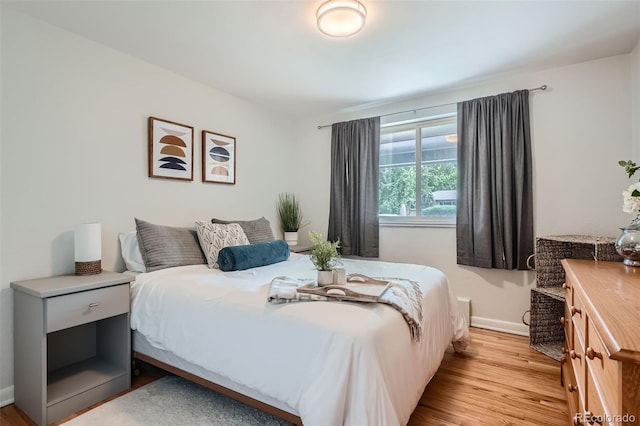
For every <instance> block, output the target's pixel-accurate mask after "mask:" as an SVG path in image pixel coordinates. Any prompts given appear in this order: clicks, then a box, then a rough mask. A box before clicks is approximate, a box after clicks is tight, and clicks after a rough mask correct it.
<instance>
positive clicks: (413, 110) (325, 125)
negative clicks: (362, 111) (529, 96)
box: [318, 84, 547, 130]
mask: <svg viewBox="0 0 640 426" xmlns="http://www.w3.org/2000/svg"><path fill="white" fill-rule="evenodd" d="M527 90H529V91H530V92H538V91H545V90H547V85H546V84H543V85H542V86H540V87H534V88H533V89H527ZM455 104H457V102H451V103H448V104H440V105H433V106H428V107H424V108H413V109H408V110H406V111H400V112H390V113H389V114H382V115H381V116H380V117H388V116H390V115H397V114H404V113H406V112H416V111H418V110H421V109H427V108H439V107H443V106H449V105H455ZM331 126H332V124H323V125H320V126H318V130H320V129H323V128H325V127H331Z"/></svg>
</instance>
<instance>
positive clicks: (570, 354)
mask: <svg viewBox="0 0 640 426" xmlns="http://www.w3.org/2000/svg"><path fill="white" fill-rule="evenodd" d="M569 356H570V357H571V359H576V358H578V359H580V358H582V356H581V355H580V354H579V353H577V352H576V351H574V350H571V351H569Z"/></svg>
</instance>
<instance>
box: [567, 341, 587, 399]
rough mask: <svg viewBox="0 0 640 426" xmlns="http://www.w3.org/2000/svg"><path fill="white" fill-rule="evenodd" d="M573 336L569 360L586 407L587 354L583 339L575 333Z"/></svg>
mask: <svg viewBox="0 0 640 426" xmlns="http://www.w3.org/2000/svg"><path fill="white" fill-rule="evenodd" d="M575 331H576V330H574V336H573V345H572V346H571V347H570V348H569V349H570V350H569V353H568V354H567V355H568V357H567V358H568V360H569V362H570V363H571V367H572V368H573V374H574V376H575V378H576V384H577V385H578V390H579V394H580V403H581V404H582V406H583V407H584V406H585V405H586V404H585V402H586V401H585V399H586V398H585V397H586V389H587V387H586V377H585V375H586V373H585V364H586V362H585V356H584V346H583V343H582V341H581V340H580V339H579V338H578V336H577V335H576V334H575Z"/></svg>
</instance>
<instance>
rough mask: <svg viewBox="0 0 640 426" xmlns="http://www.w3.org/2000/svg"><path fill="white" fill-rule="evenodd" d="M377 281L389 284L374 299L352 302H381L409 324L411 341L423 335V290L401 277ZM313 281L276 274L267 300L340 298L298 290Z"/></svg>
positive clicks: (379, 278)
mask: <svg viewBox="0 0 640 426" xmlns="http://www.w3.org/2000/svg"><path fill="white" fill-rule="evenodd" d="M375 279H376V280H381V281H389V282H390V283H391V286H390V287H389V289H388V290H387V291H386V292H384V293H383V294H382V296H380V297H379V298H378V300H377V301H372V300H365V299H363V300H358V301H353V300H351V301H352V302H355V303H384V304H386V305H389V306H391V307H393V308H394V309H396V310H397V311H398V312H400V313H401V314H402V316H403V318H404V320H405V321H406V322H407V325H408V326H409V332H410V333H411V340H413V341H416V342H417V341H420V339H421V337H422V291H421V290H420V285H419V284H418V283H417V282H415V281H411V280H407V279H404V278H384V277H382V278H381V277H376V278H375ZM313 282H314V281H313V280H300V279H296V278H289V277H276V278H274V279H273V280H272V281H271V288H270V289H269V295H268V296H267V300H268V301H269V302H270V303H288V302H304V301H342V298H341V296H340V295H326V296H320V295H317V294H309V293H299V292H298V291H297V289H298V287H302V286H304V285H308V284H311V283H313Z"/></svg>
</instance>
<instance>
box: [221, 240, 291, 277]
mask: <svg viewBox="0 0 640 426" xmlns="http://www.w3.org/2000/svg"><path fill="white" fill-rule="evenodd" d="M288 258H289V245H288V244H287V243H286V242H285V241H283V240H275V241H267V242H262V243H256V244H246V245H241V246H228V247H225V248H223V249H222V250H220V252H219V253H218V266H219V268H220V269H221V270H222V271H225V272H227V271H244V270H245V269H250V268H257V267H258V266H266V265H271V264H273V263H278V262H283V261H285V260H287V259H288Z"/></svg>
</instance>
